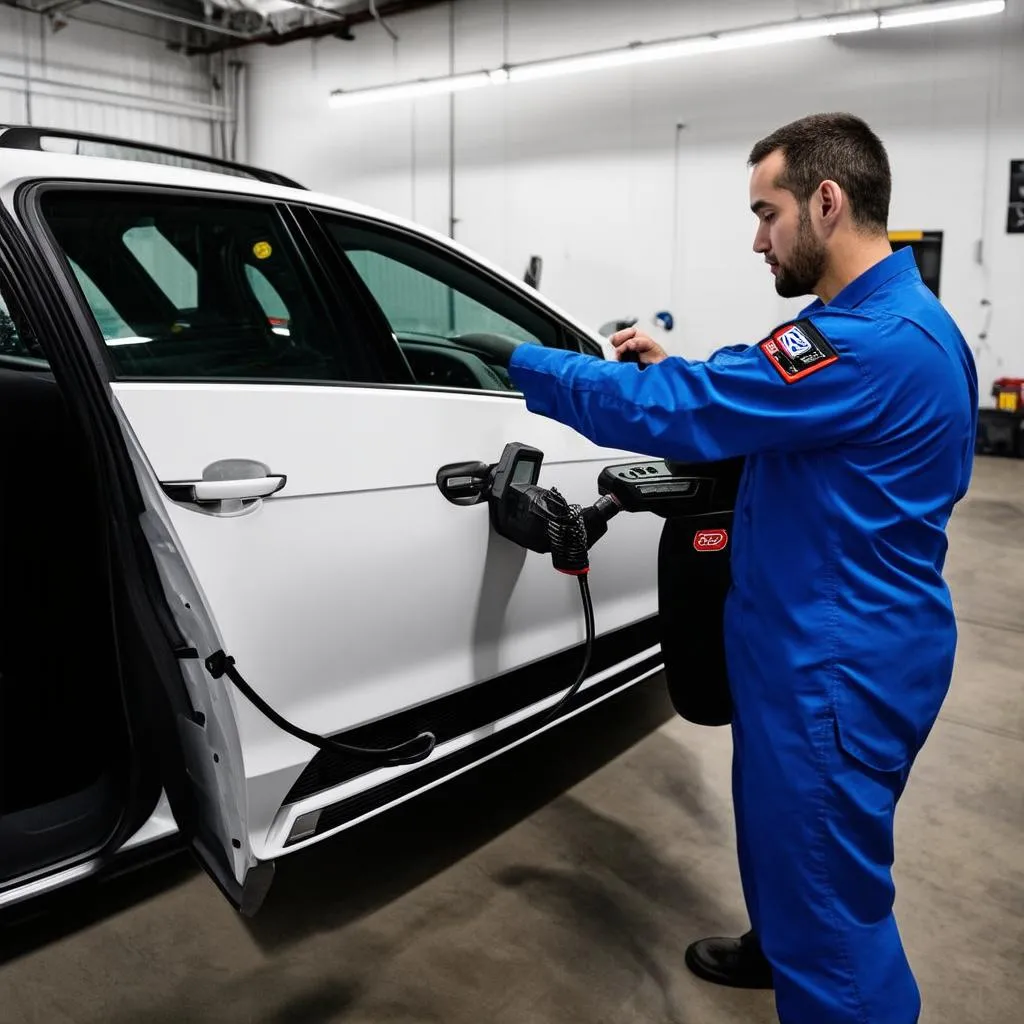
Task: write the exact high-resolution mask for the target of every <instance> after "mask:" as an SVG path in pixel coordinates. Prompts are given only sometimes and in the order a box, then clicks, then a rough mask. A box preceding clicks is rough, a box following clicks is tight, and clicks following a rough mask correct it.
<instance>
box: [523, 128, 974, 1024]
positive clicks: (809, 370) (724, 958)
mask: <svg viewBox="0 0 1024 1024" xmlns="http://www.w3.org/2000/svg"><path fill="white" fill-rule="evenodd" d="M750 164H751V166H752V167H753V171H752V174H751V179H750V200H751V209H752V210H753V211H754V213H755V214H756V215H757V219H758V224H757V233H756V235H755V240H754V251H755V252H757V253H760V254H762V255H763V256H764V259H765V262H766V263H767V264H768V266H769V268H770V271H771V273H772V275H773V276H774V278H775V288H776V291H777V292H778V293H779V294H780V295H782V296H786V297H790V296H797V295H803V294H808V293H813V294H814V295H816V296H817V298H816V300H815V301H814V302H812V303H811V305H809V306H808V307H807V308H806V309H805V310H804V311H803V312H802V313H801V314H800V316H799V317H798V318H797V319H796V320H794V321H792V322H790V323H786V324H783V325H781V326H779V327H777V328H776V329H774V330H773V331H772V332H771V333H770V334H769V335H768V336H767V337H766V338H765V339H764V340H762V341H761V342H760V343H758V344H754V345H736V346H732V347H728V348H724V349H721V350H719V351H717V352H715V353H714V354H713V355H712V356H711V357H710V358H709V359H708V360H707V361H704V362H693V361H688V360H686V359H682V358H678V357H668V356H666V354H665V352H664V351H663V350H662V349H661V348H660V347H659V346H658V345H657V344H656V343H655V342H654V341H653V340H652V339H651V338H649V337H647V336H646V335H644V334H642V333H640V332H638V331H637V330H635V329H633V328H631V329H629V330H626V331H622V332H620V333H618V334H617V335H615V336H614V337H613V338H612V339H611V340H612V344H613V345H614V346H615V353H616V359H615V360H609V361H604V360H598V359H594V358H592V357H587V356H583V355H579V354H574V353H568V352H563V351H557V350H551V349H543V348H540V347H539V346H535V345H524V346H522V347H520V348H519V349H518V350H517V351H516V353H515V355H514V356H513V359H512V361H511V366H510V370H511V374H512V378H513V380H514V382H515V383H516V385H517V387H519V388H520V389H521V390H522V391H523V393H524V394H525V397H526V401H527V405H528V407H529V408H530V409H531V410H532V411H534V412H537V413H540V414H542V415H545V416H549V417H551V418H554V419H556V420H559V421H560V422H562V423H565V424H568V425H569V426H571V427H573V428H575V429H576V430H578V431H579V432H580V433H582V434H584V435H586V436H587V437H589V438H591V439H592V440H593V441H595V442H597V443H598V444H602V445H606V446H609V447H616V448H625V449H628V450H631V451H635V452H638V453H644V454H647V455H651V456H654V457H661V458H671V459H678V460H681V461H704V460H717V459H724V458H730V457H738V456H746V459H745V463H744V466H745V468H744V473H743V478H742V481H741V484H740V490H739V494H738V496H737V503H736V509H735V515H734V527H733V532H732V536H731V538H730V541H731V543H732V545H733V548H732V555H731V568H732V578H733V585H732V588H731V590H730V592H729V596H728V599H727V602H726V608H725V636H726V652H727V661H728V666H729V679H730V688H731V690H732V697H733V705H734V713H733V723H732V728H733V740H734V766H733V767H734V771H733V795H734V803H735V812H736V824H737V833H738V845H739V860H740V873H741V877H742V882H743V892H744V898H745V901H746V905H747V909H748V912H749V915H750V920H751V925H752V931H751V932H750V933H748V934H747V935H746V936H744V937H743V938H742V939H739V940H727V939H709V940H704V941H702V942H698V943H696V944H695V945H693V946H691V947H690V949H689V950H688V951H687V957H686V959H687V963H688V965H689V966H690V968H691V969H692V970H694V971H695V972H696V973H698V974H700V975H701V976H703V977H705V978H708V979H711V980H715V981H719V982H721V983H724V984H732V985H743V986H748V987H771V986H772V985H774V988H775V994H776V1004H777V1008H778V1013H779V1018H780V1020H781V1021H782V1022H783V1024H913V1022H914V1021H916V1020H917V1019H918V1016H919V1013H920V996H919V993H918V989H917V985H916V983H915V981H914V977H913V975H912V973H911V970H910V967H909V965H908V963H907V959H906V957H905V955H904V952H903V947H902V944H901V941H900V937H899V933H898V931H897V927H896V923H895V919H894V917H893V913H892V906H893V897H894V890H893V883H892V878H891V871H890V869H891V866H892V862H893V814H894V811H895V806H896V803H897V801H898V799H899V797H900V795H901V793H902V791H903V787H904V785H905V784H906V781H907V776H908V773H909V771H910V768H911V765H912V764H913V762H914V759H915V757H916V755H917V753H918V751H919V750H920V749H921V746H922V744H923V743H924V741H925V739H926V738H927V736H928V734H929V731H930V729H931V727H932V725H933V723H934V721H935V719H936V716H937V714H938V711H939V708H940V705H941V704H942V701H943V699H944V697H945V694H946V691H947V689H948V686H949V683H950V678H951V674H952V667H953V655H954V649H955V646H956V626H955V621H954V617H953V610H952V605H951V601H950V596H949V593H948V591H947V588H946V586H945V583H944V581H943V578H942V568H943V564H944V559H945V553H946V535H945V527H946V523H947V521H948V519H949V517H950V514H951V511H952V509H953V506H954V505H955V503H956V502H957V501H959V500H960V499H961V498H962V497H963V495H964V494H965V492H966V490H967V486H968V482H969V480H970V475H971V468H972V460H973V450H974V437H975V423H976V418H977V406H978V392H977V378H976V373H975V369H974V364H973V360H972V357H971V353H970V350H969V349H968V347H967V345H966V343H965V341H964V339H963V337H962V336H961V334H960V332H959V330H958V329H957V327H956V325H955V324H954V322H953V320H952V319H951V318H950V316H949V315H948V313H947V312H946V311H945V310H944V309H943V307H942V306H941V305H940V303H939V302H938V300H937V299H936V298H935V297H934V296H933V295H932V293H931V292H930V291H929V290H928V289H927V288H926V287H925V285H924V284H923V283H922V281H921V278H920V275H919V274H918V271H917V268H916V265H915V263H914V259H913V255H912V253H911V250H910V249H909V248H906V249H903V250H901V251H898V252H896V253H893V251H892V249H891V247H890V245H889V241H888V234H887V229H886V222H887V218H888V208H889V196H890V188H891V186H890V171H889V163H888V158H887V155H886V152H885V148H884V147H883V145H882V143H881V141H880V140H879V139H878V138H877V136H876V135H875V134H874V133H873V132H872V131H871V129H870V128H869V127H868V126H867V125H866V124H865V123H864V122H863V121H861V120H860V119H858V118H856V117H853V116H850V115H847V114H821V115H814V116H811V117H806V118H803V119H802V120H799V121H796V122H793V123H792V124H788V125H786V126H785V127H783V128H780V129H779V130H778V131H776V132H774V133H773V134H771V135H769V136H768V137H767V138H766V139H764V140H762V141H761V142H759V143H757V145H756V146H754V149H753V151H752V153H751V155H750ZM627 352H630V353H637V354H638V356H639V363H640V365H639V366H636V365H627V364H626V363H624V362H622V356H623V354H624V353H627ZM762 950H763V952H762ZM769 965H770V967H769Z"/></svg>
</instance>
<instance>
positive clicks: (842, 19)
mask: <svg viewBox="0 0 1024 1024" xmlns="http://www.w3.org/2000/svg"><path fill="white" fill-rule="evenodd" d="M1005 9H1006V0H976V2H972V3H964V2H959V3H943V2H930V3H917V4H911V5H903V6H901V7H892V8H888V9H882V10H879V11H869V12H863V13H859V14H847V15H835V16H832V17H824V18H798V19H796V20H795V21H786V22H779V23H777V24H772V25H760V26H756V27H754V28H748V29H734V30H730V31H728V32H712V33H709V34H708V35H702V36H690V37H688V38H685V39H669V40H664V41H662V42H653V43H633V44H631V45H630V46H624V47H621V48H619V49H617V50H601V51H598V52H596V53H582V54H578V55H576V56H572V57H559V58H556V59H554V60H542V61H532V62H529V63H526V64H517V65H514V66H510V67H504V68H495V69H494V70H491V71H474V72H470V73H468V74H462V75H450V76H448V75H446V76H443V77H440V78H427V79H420V80H419V81H415V82H400V83H398V84H396V85H385V86H379V87H375V88H368V89H353V90H351V91H342V90H338V91H336V92H334V93H332V94H331V96H330V100H329V102H330V105H331V106H332V107H354V106H361V105H363V104H366V103H378V102H383V101H386V100H398V99H414V98H417V97H420V96H436V95H444V94H448V93H454V92H463V91H465V90H467V89H478V88H482V87H484V86H488V85H503V84H505V83H506V82H535V81H540V80H542V79H545V78H559V77H561V76H563V75H574V74H580V73H583V72H587V71H603V70H606V69H609V68H621V67H629V66H631V65H635V64H650V63H653V62H655V61H664V60H676V59H679V58H683V57H698V56H701V55H703V54H708V53H723V52H726V51H728V50H741V49H752V48H755V47H759V46H774V45H777V44H779V43H791V42H799V41H801V40H804V39H824V38H827V37H829V36H838V35H846V34H848V33H852V32H871V31H873V30H875V29H879V28H903V27H905V26H908V25H931V24H940V23H942V22H948V21H959V20H961V19H963V18H978V17H984V16H986V15H990V14H1001V13H1002V12H1003V11H1004V10H1005Z"/></svg>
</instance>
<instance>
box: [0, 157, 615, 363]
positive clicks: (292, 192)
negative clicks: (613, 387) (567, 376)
mask: <svg viewBox="0 0 1024 1024" xmlns="http://www.w3.org/2000/svg"><path fill="white" fill-rule="evenodd" d="M33 181H69V182H71V181H75V182H81V181H94V182H97V183H104V184H129V185H145V186H148V185H165V186H169V187H176V188H187V189H197V190H200V189H201V190H203V191H207V192H223V193H224V194H225V195H235V196H259V197H263V198H267V199H277V200H279V201H281V202H288V203H296V204H302V205H305V206H319V207H324V208H327V209H330V210H337V211H338V212H339V213H351V214H355V215H358V216H362V217H366V218H370V219H372V220H375V221H378V222H380V223H382V224H387V225H390V226H392V227H397V228H401V229H403V230H406V231H410V232H413V233H415V234H417V235H419V236H421V237H423V238H427V239H430V240H431V241H434V242H436V243H438V244H440V245H442V246H444V247H446V248H448V249H450V250H452V251H454V252H457V253H461V254H462V255H464V256H466V257H467V258H468V259H470V260H473V261H474V262H475V263H477V264H479V265H480V266H481V267H484V268H486V269H487V270H489V271H491V272H492V273H493V274H496V275H497V276H499V277H500V278H502V280H504V281H505V282H507V283H508V284H510V285H512V286H513V287H514V288H515V289H516V290H517V291H519V292H520V293H522V294H524V295H526V296H528V297H529V298H531V299H532V300H533V301H537V299H540V301H542V302H543V303H544V304H545V305H546V306H547V307H548V308H549V309H550V310H551V311H552V312H553V313H555V314H556V315H557V316H560V317H561V318H562V319H563V320H565V321H566V322H568V323H570V324H572V325H573V326H574V327H575V328H576V329H577V330H578V331H579V332H581V333H582V334H585V335H586V336H587V337H588V338H590V339H591V340H592V341H595V342H597V343H598V344H599V345H602V347H604V345H605V342H604V339H603V338H601V336H600V335H599V334H598V333H597V332H595V331H594V329H593V328H591V327H588V326H587V325H585V324H583V323H581V322H580V321H579V320H577V319H576V318H575V317H573V316H571V315H570V314H569V313H567V312H566V311H565V310H563V309H560V308H559V307H558V306H557V305H555V303H553V302H552V301H551V300H550V299H549V298H547V296H544V295H540V294H539V293H538V292H536V291H535V290H534V289H532V288H531V287H530V286H529V285H527V284H525V282H523V281H522V280H520V279H519V278H517V277H515V276H513V275H512V274H510V273H509V272H508V271H507V270H506V269H505V268H504V267H502V266H499V265H498V264H497V263H494V262H492V261H491V260H489V259H487V258H486V257H484V256H482V255H481V254H480V253H478V252H476V251H475V250H472V249H469V248H468V247H466V246H464V245H462V244H460V243H459V242H457V241H455V240H454V239H451V238H449V237H448V236H446V235H442V234H441V233H440V232H437V231H434V230H433V229H431V228H428V227H426V226H424V225H423V224H418V223H416V222H414V221H411V220H407V219H405V218H403V217H399V216H396V215H395V214H392V213H388V212H387V211H385V210H380V209H377V208H375V207H372V206H368V205H365V204H363V203H357V202H354V201H352V200H348V199H343V198H341V197H339V196H335V195H330V194H328V193H325V192H316V191H314V190H312V189H307V188H291V187H288V186H285V185H277V184H273V183H270V182H264V181H256V180H254V179H250V178H242V177H238V176H237V175H233V174H219V173H217V172H215V171H201V170H194V169H192V168H184V167H173V166H170V165H167V164H157V163H149V162H143V161H136V160H118V159H112V158H110V157H98V156H83V155H79V154H68V153H50V152H40V151H38V150H20V149H0V201H2V202H3V204H4V205H5V206H6V207H7V208H8V209H9V210H11V211H12V212H14V195H15V193H16V191H17V190H18V188H19V186H21V185H22V184H25V183H28V182H33Z"/></svg>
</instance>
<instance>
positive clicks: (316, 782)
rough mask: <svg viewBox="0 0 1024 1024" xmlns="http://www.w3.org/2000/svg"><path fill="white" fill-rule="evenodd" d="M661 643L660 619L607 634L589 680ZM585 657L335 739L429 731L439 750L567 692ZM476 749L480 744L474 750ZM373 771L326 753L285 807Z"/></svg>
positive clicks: (514, 675) (393, 738) (385, 738)
mask: <svg viewBox="0 0 1024 1024" xmlns="http://www.w3.org/2000/svg"><path fill="white" fill-rule="evenodd" d="M660 640H661V635H660V631H659V627H658V616H657V615H653V616H651V617H650V618H648V619H643V620H642V621H640V622H637V623H634V624H633V625H631V626H624V627H623V628H622V629H616V630H613V631H612V632H610V633H606V634H604V635H603V636H600V637H598V638H597V639H596V640H595V641H594V653H593V656H592V658H591V662H590V670H589V671H590V674H591V675H596V674H597V673H598V672H604V671H605V670H607V669H609V668H611V667H612V666H614V665H617V664H619V662H621V661H625V660H626V658H629V657H632V656H633V655H635V654H639V653H640V652H641V651H644V650H646V649H647V648H648V647H654V646H655V645H657V644H658V643H659V642H660ZM582 657H583V644H579V645H578V646H576V647H571V648H569V649H568V650H565V651H561V652H560V653H558V654H555V655H552V656H551V657H550V658H545V659H544V660H543V661H539V662H534V663H533V664H530V665H524V666H522V667H521V668H517V669H513V670H512V671H511V672H506V673H504V674H503V675H500V676H495V677H494V678H493V679H489V680H487V682H484V683H478V684H477V685H475V686H471V687H469V688H468V689H466V690H459V691H458V692H457V693H452V694H449V695H448V696H445V697H438V698H437V699H436V700H432V701H429V702H428V703H426V704H420V705H418V706H417V707H414V708H408V709H407V710H405V711H399V712H398V713H397V714H394V715H390V716H389V717H387V718H384V719H381V720H380V721H378V722H371V723H369V724H367V725H363V726H359V728H357V729H350V730H348V731H347V732H342V733H337V734H336V738H337V739H339V740H341V741H342V742H343V743H349V744H353V745H355V746H363V747H387V746H392V745H393V744H396V743H401V742H402V741H404V740H407V739H409V737H411V736H416V735H417V734H419V733H421V732H424V731H429V732H432V733H433V734H434V735H435V736H436V737H437V742H438V745H440V744H442V743H445V742H447V741H449V740H453V739H455V738H456V737H457V736H462V735H463V734H465V733H467V732H472V731H473V730H474V729H479V728H480V727H481V726H484V725H488V724H490V723H491V722H494V721H496V720H497V719H499V718H504V717H505V716H506V715H511V714H515V712H516V711H519V710H520V709H522V708H525V707H529V706H530V705H531V704H535V703H537V701H540V700H543V699H544V698H545V697H550V696H551V695H552V694H554V693H558V692H559V691H560V690H564V689H566V688H567V687H568V686H569V685H570V684H571V683H572V681H573V680H574V679H575V678H576V674H577V672H578V671H579V666H580V659H581V658H582ZM659 657H660V656H659ZM592 692H593V690H592V689H591V690H588V691H587V693H588V694H589V693H592ZM588 699H589V698H588ZM477 746H479V744H477V745H475V746H474V748H473V749H474V750H475V749H476V748H477ZM373 770H374V766H373V765H372V764H368V763H367V762H366V761H365V760H362V759H360V758H357V757H350V756H346V755H345V754H343V753H341V752H336V751H333V750H321V751H319V752H318V753H317V754H316V755H315V756H314V757H313V759H312V760H311V761H310V762H309V764H308V765H306V767H305V769H304V770H303V772H302V774H301V775H300V776H299V777H298V778H297V779H296V780H295V784H294V785H293V786H292V788H291V789H290V790H289V791H288V795H287V796H286V797H285V799H284V802H285V803H286V804H291V803H295V802H296V801H298V800H302V799H304V798H305V797H307V796H312V795H313V794H314V793H320V792H322V791H323V790H325V789H329V788H330V787H331V786H337V785H338V784H339V783H342V782H347V781H348V780H349V779H354V778H356V777H357V776H358V775H362V774H364V773H366V772H368V771H373ZM404 777H405V776H403V778H404Z"/></svg>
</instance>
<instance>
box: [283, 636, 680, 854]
mask: <svg viewBox="0 0 1024 1024" xmlns="http://www.w3.org/2000/svg"><path fill="white" fill-rule="evenodd" d="M661 662H662V658H661V654H660V653H658V654H653V655H651V657H649V658H644V660H643V661H641V662H638V663H637V664H636V665H631V666H630V667H629V668H628V669H624V670H623V671H622V672H616V673H615V675H613V676H610V677H609V678H608V679H605V680H603V681H602V682H600V683H597V684H595V685H594V686H591V687H588V688H587V689H586V690H583V691H582V692H581V693H577V694H576V696H575V697H574V698H573V699H572V700H571V701H569V702H568V704H567V705H566V706H565V708H564V709H563V710H562V712H561V713H560V714H559V715H558V717H557V718H556V719H555V721H556V722H557V721H560V720H561V719H563V718H564V717H565V716H566V715H568V714H570V713H571V712H572V711H574V710H575V709H576V708H579V707H582V706H583V705H586V704H589V703H591V702H592V701H594V700H597V699H598V698H599V697H602V696H604V695H605V694H607V693H610V692H611V691H612V690H614V689H616V687H619V686H622V685H623V684H624V683H627V682H629V680H630V679H636V678H638V677H639V676H641V675H643V674H644V673H645V672H650V671H651V670H652V669H656V668H659V667H660V666H661ZM536 728H537V722H536V721H535V720H533V719H527V720H526V721H524V722H519V723H517V724H516V725H513V726H510V727H509V728H508V729H502V731H501V732H500V733H496V734H495V735H493V736H488V737H487V738H486V739H483V740H480V742H479V743H474V744H473V745H472V746H471V747H467V748H465V749H463V750H457V751H455V752H454V753H452V754H449V755H448V756H447V757H442V758H440V759H439V760H437V761H430V762H429V763H428V764H426V765H424V766H423V767H422V768H418V769H414V770H413V771H410V772H406V773H405V774H404V775H399V776H398V777H397V778H394V779H392V780H391V781H390V782H385V783H382V784H381V785H380V786H375V787H374V788H373V789H367V790H364V791H363V792H362V793H356V794H355V795H353V796H350V797H349V798H348V799H346V800H341V801H339V802H338V803H336V804H332V805H331V806H330V807H327V808H325V809H324V811H323V813H322V814H321V815H320V820H319V821H318V822H317V826H316V831H315V833H314V835H323V833H324V832H329V831H330V830H331V829H332V828H337V827H338V826H339V825H344V824H346V823H347V822H349V821H352V820H353V819H354V818H358V817H359V816H360V815H362V814H366V813H367V812H368V811H372V810H375V809H376V808H378V807H381V806H383V805H384V804H388V803H391V801H393V800H398V799H400V798H401V797H403V796H407V795H408V794H409V793H412V792H415V791H416V790H417V789H419V788H420V787H422V786H426V785H429V784H430V783H431V782H436V781H437V780H438V779H441V778H444V776H446V775H449V774H450V773H451V772H454V771H458V770H459V769H460V768H463V767H465V766H466V765H468V764H472V763H473V762H475V761H478V760H480V758H482V757H486V756H487V755H488V754H491V753H494V752H495V751H497V750H501V749H502V748H503V747H507V746H508V745H509V744H510V743H514V742H515V741H516V740H518V739H521V738H522V737H523V736H527V735H529V734H530V733H531V732H532V731H533V730H534V729H536ZM306 839H309V836H308V835H307V836H302V837H301V838H300V839H297V840H289V841H288V842H286V843H285V846H290V845H292V843H293V842H301V841H304V840H306Z"/></svg>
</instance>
